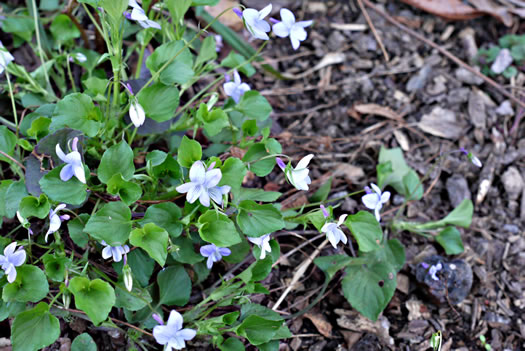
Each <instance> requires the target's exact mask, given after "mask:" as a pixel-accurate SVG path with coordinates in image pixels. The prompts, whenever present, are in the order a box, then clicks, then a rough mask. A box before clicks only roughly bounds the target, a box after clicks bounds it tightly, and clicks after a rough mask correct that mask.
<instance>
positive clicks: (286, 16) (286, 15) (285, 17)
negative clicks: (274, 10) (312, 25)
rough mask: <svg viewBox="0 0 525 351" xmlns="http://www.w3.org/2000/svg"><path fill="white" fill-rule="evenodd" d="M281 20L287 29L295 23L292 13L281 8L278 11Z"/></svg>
mask: <svg viewBox="0 0 525 351" xmlns="http://www.w3.org/2000/svg"><path fill="white" fill-rule="evenodd" d="M280 14H281V20H282V21H283V22H284V23H286V24H287V25H288V26H289V27H290V26H291V25H292V24H294V23H295V16H294V14H293V12H292V11H290V10H288V9H285V8H282V9H281V11H280Z"/></svg>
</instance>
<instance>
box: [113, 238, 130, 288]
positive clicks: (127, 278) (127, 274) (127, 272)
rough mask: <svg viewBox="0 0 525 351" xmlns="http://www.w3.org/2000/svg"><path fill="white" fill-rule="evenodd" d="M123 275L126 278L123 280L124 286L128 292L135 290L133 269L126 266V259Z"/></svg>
mask: <svg viewBox="0 0 525 351" xmlns="http://www.w3.org/2000/svg"><path fill="white" fill-rule="evenodd" d="M128 252H129V248H128ZM124 257H126V256H124ZM115 262H117V261H115ZM122 275H123V276H124V279H123V280H124V286H125V287H126V289H127V290H128V291H131V290H132V289H133V275H132V274H131V267H130V266H129V265H128V264H126V259H125V258H124V267H122Z"/></svg>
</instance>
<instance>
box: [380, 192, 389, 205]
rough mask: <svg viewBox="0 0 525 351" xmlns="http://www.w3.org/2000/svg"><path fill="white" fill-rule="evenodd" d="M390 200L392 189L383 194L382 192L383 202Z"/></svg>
mask: <svg viewBox="0 0 525 351" xmlns="http://www.w3.org/2000/svg"><path fill="white" fill-rule="evenodd" d="M388 200H390V191H385V192H384V193H383V194H381V202H382V203H387V202H388Z"/></svg>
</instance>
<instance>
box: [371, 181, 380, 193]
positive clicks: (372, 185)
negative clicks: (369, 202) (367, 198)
mask: <svg viewBox="0 0 525 351" xmlns="http://www.w3.org/2000/svg"><path fill="white" fill-rule="evenodd" d="M370 186H371V187H372V189H373V190H374V192H375V193H376V194H379V195H380V196H381V189H379V187H378V186H377V185H375V184H374V183H370Z"/></svg>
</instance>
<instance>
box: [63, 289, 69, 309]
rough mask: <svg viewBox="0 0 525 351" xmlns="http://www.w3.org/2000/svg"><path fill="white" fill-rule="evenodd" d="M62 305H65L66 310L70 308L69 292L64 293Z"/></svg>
mask: <svg viewBox="0 0 525 351" xmlns="http://www.w3.org/2000/svg"><path fill="white" fill-rule="evenodd" d="M62 303H63V304H64V308H69V305H70V304H71V295H70V294H69V292H68V291H64V293H63V294H62Z"/></svg>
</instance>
